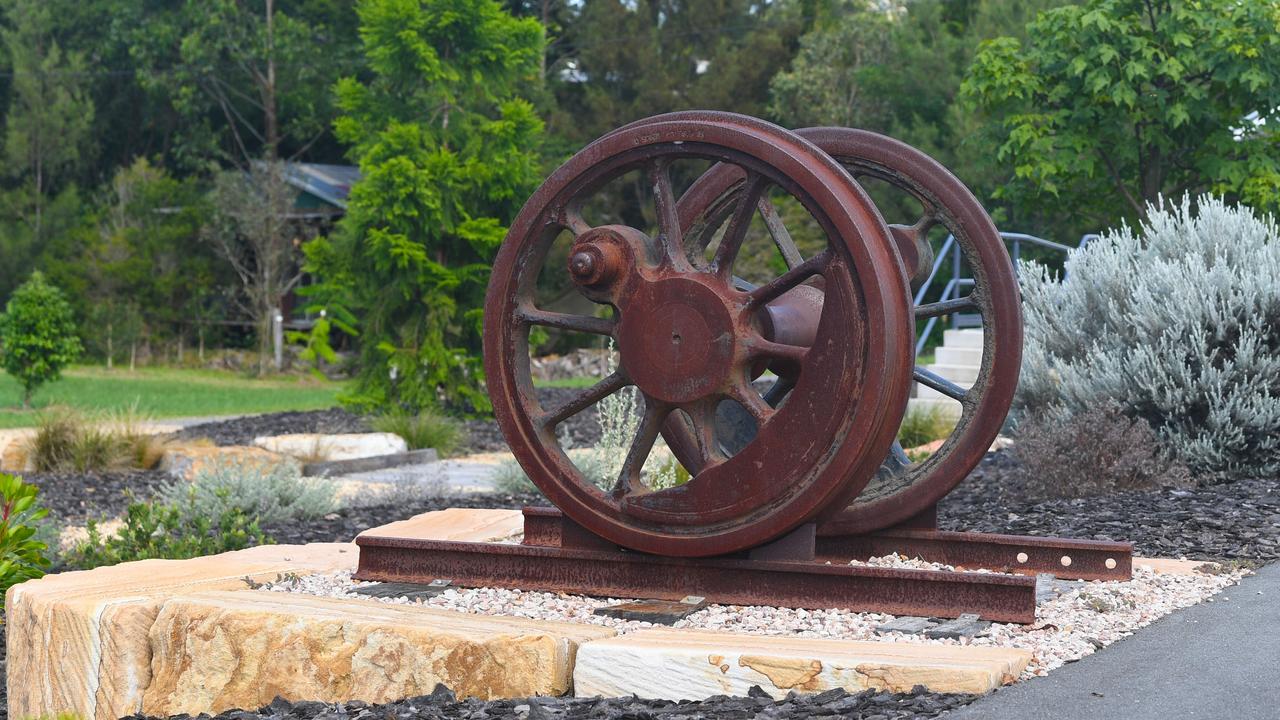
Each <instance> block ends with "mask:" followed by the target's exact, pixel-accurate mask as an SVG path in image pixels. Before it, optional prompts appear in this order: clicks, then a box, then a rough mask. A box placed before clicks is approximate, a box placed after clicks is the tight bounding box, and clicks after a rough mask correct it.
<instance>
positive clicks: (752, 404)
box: [729, 383, 777, 432]
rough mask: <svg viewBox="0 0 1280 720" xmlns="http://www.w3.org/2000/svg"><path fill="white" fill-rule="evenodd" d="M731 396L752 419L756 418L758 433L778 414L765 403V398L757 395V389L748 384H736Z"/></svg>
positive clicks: (730, 393)
mask: <svg viewBox="0 0 1280 720" xmlns="http://www.w3.org/2000/svg"><path fill="white" fill-rule="evenodd" d="M729 395H730V397H732V398H733V399H734V400H737V401H738V402H739V403H740V404H741V405H742V407H744V408H746V409H747V412H749V413H751V417H753V418H755V420H756V432H759V431H760V428H761V427H762V426H764V424H765V423H766V422H767V421H768V420H769V418H771V417H773V414H774V413H776V412H777V410H774V409H773V408H772V407H771V406H770V405H769V403H767V402H765V401H764V398H762V397H760V393H757V392H756V391H755V388H753V387H751V386H750V385H748V384H746V383H734V384H733V387H732V388H731V389H730V392H729Z"/></svg>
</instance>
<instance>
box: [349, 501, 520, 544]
mask: <svg viewBox="0 0 1280 720" xmlns="http://www.w3.org/2000/svg"><path fill="white" fill-rule="evenodd" d="M523 532H524V514H523V513H522V512H521V511H519V510H486V509H477V508H448V509H446V510H434V511H432V512H428V513H423V514H421V515H415V516H413V517H411V518H409V519H408V520H397V521H396V522H391V523H387V524H386V525H379V526H378V527H375V528H369V529H368V530H365V531H364V532H362V533H360V535H359V536H358V537H364V536H366V535H376V536H379V537H398V538H412V539H415V540H455V541H459V542H497V541H500V540H507V539H509V538H512V537H515V536H518V535H520V534H521V533H523Z"/></svg>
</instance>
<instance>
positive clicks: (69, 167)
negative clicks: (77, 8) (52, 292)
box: [0, 0, 93, 245]
mask: <svg viewBox="0 0 1280 720" xmlns="http://www.w3.org/2000/svg"><path fill="white" fill-rule="evenodd" d="M5 10H6V17H5V20H6V27H5V28H4V29H3V31H0V38H2V39H3V41H4V44H5V48H6V49H7V50H8V53H9V61H10V67H11V69H12V72H13V81H12V86H11V88H10V96H9V111H8V113H7V115H6V117H5V136H4V152H5V159H6V160H7V161H8V163H9V171H10V174H11V175H12V176H13V177H14V178H15V179H16V180H18V181H19V182H20V183H21V184H22V185H24V186H25V187H26V188H28V192H29V197H30V212H29V218H28V223H29V224H30V227H31V231H32V235H33V237H34V240H35V242H36V244H37V245H39V244H40V243H42V242H43V241H44V239H45V237H46V236H45V228H44V222H43V221H44V213H45V207H46V206H47V205H48V202H49V200H48V198H49V196H51V195H52V194H54V193H55V192H57V191H59V190H61V189H62V188H63V187H65V183H64V181H65V180H66V178H67V177H68V176H69V175H70V174H71V173H73V172H74V170H75V168H76V166H77V164H79V163H81V162H83V161H84V157H83V154H84V153H85V151H86V150H87V144H88V140H89V137H88V133H89V129H90V127H91V126H92V122H93V103H92V101H91V100H90V99H89V98H88V95H87V93H86V91H85V89H84V87H83V85H84V75H85V72H86V70H87V63H86V61H85V58H84V57H83V56H82V55H81V54H79V53H76V52H66V51H64V50H63V48H62V47H61V46H60V45H59V44H58V41H57V39H56V38H55V37H54V33H53V28H54V20H53V11H54V8H53V7H52V6H51V5H50V4H49V3H46V2H43V0H9V1H8V3H7V4H6V6H5Z"/></svg>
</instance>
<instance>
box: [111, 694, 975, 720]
mask: <svg viewBox="0 0 1280 720" xmlns="http://www.w3.org/2000/svg"><path fill="white" fill-rule="evenodd" d="M973 700H974V696H972V695H937V694H933V693H929V692H925V691H924V689H923V688H921V687H917V688H916V689H915V690H914V691H913V692H910V693H896V694H895V693H888V692H876V691H874V690H865V691H863V692H860V693H856V694H852V693H848V692H845V691H844V690H828V691H827V692H824V693H820V694H817V695H807V696H806V695H796V694H794V693H793V694H791V695H789V696H788V697H787V698H785V699H783V700H777V701H775V700H772V699H770V698H769V696H768V695H766V694H765V693H764V691H762V690H760V689H759V688H757V687H753V688H751V690H750V694H749V696H748V697H729V696H724V695H719V696H716V697H712V698H708V699H706V700H702V701H697V702H693V701H683V702H672V701H669V700H641V699H639V698H635V697H625V698H545V697H534V698H522V699H516V700H490V701H484V700H476V699H474V698H472V699H467V700H461V701H460V700H458V699H457V698H455V697H454V695H453V693H452V692H449V690H447V689H446V688H444V687H443V686H437V687H436V690H435V692H433V693H432V694H430V695H423V696H421V697H415V698H409V699H407V700H401V701H399V702H393V703H386V704H382V705H368V704H365V703H363V702H359V701H355V702H347V703H322V702H289V701H287V700H284V699H282V698H277V699H276V700H275V701H274V702H272V703H271V704H270V705H267V706H266V707H263V708H260V709H258V710H257V711H253V712H248V711H244V710H229V711H227V712H224V713H221V714H219V715H216V716H215V717H216V718H217V719H218V720H267V719H268V718H269V719H270V720H366V719H367V720H400V719H404V720H410V719H413V720H417V719H418V718H421V719H423V720H428V719H431V720H435V719H436V718H441V719H443V718H450V719H451V720H453V719H458V720H469V719H472V718H474V719H475V720H480V719H482V718H512V719H514V720H549V719H550V718H582V719H584V720H585V719H587V718H600V719H601V720H605V719H607V720H615V719H616V720H623V719H626V720H632V719H634V720H647V719H649V718H652V719H654V720H657V719H659V718H689V719H690V720H693V719H695V718H696V719H699V720H701V719H704V718H705V719H706V720H729V719H730V718H733V719H735V720H736V719H738V718H757V717H759V718H777V719H778V720H783V719H789V718H811V717H830V718H848V719H849V720H907V719H908V718H932V717H937V716H938V715H940V714H942V713H944V712H946V711H948V710H954V709H955V708H958V707H961V706H964V705H967V704H969V703H971V702H973ZM132 717H133V718H136V719H137V720H145V718H146V716H143V715H134V716H132ZM177 717H179V718H187V717H189V716H186V715H179V716H177Z"/></svg>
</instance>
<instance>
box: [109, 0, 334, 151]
mask: <svg viewBox="0 0 1280 720" xmlns="http://www.w3.org/2000/svg"><path fill="white" fill-rule="evenodd" d="M152 4H153V5H154V7H151V8H149V9H147V10H145V11H140V10H138V9H135V10H133V11H132V12H133V13H134V14H137V15H139V16H140V17H139V18H138V19H139V21H140V22H139V25H138V26H137V27H136V28H134V29H133V31H132V32H131V33H130V35H129V43H130V54H131V56H132V58H133V60H134V62H135V63H136V64H137V77H138V80H139V82H140V83H141V84H142V85H143V86H144V87H145V88H147V89H148V90H149V91H151V92H152V93H154V94H155V95H156V96H159V97H163V98H165V99H166V100H168V102H170V103H171V104H172V107H173V109H174V111H175V112H176V113H177V114H178V116H179V117H181V118H182V120H183V124H182V126H181V127H180V128H178V129H177V130H176V132H175V135H176V137H175V139H174V148H173V151H174V155H175V157H176V158H177V159H178V160H179V161H180V162H181V163H182V164H183V166H184V167H186V168H188V169H193V170H194V169H200V170H204V169H208V168H209V167H210V165H222V166H224V165H226V164H228V163H231V164H236V165H239V166H241V167H247V166H248V165H249V164H251V163H252V162H254V161H256V160H265V161H266V162H272V161H274V160H276V159H277V158H285V159H289V158H293V157H297V156H300V155H301V154H302V153H306V152H309V151H312V150H314V149H315V148H316V147H317V143H319V144H320V145H321V146H322V147H324V146H325V144H326V140H327V139H328V136H329V125H330V122H331V121H332V119H333V117H334V113H335V112H336V108H334V106H333V103H332V94H331V93H330V86H331V83H332V80H333V78H334V77H338V76H339V75H341V74H343V73H346V72H350V71H351V70H352V69H353V67H354V66H355V65H356V64H357V63H358V60H359V58H358V55H357V54H356V53H357V50H358V41H357V38H356V36H355V17H354V12H353V11H352V9H351V5H350V3H346V2H340V1H339V0H183V1H180V2H156V1H155V0H152ZM328 147H329V149H330V151H331V152H336V148H334V147H333V143H332V142H331V141H330V142H329V143H328Z"/></svg>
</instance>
